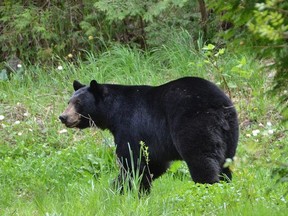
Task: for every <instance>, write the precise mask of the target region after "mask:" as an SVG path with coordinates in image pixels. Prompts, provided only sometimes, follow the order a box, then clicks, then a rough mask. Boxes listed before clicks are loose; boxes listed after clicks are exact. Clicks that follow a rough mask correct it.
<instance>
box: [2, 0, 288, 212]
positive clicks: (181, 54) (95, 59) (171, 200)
mask: <svg viewBox="0 0 288 216" xmlns="http://www.w3.org/2000/svg"><path fill="white" fill-rule="evenodd" d="M0 45H1V46H0V88H1V92H0V123H1V124H0V129H1V131H0V135H1V137H2V140H0V158H1V160H2V163H1V164H0V179H1V180H0V183H1V184H0V187H1V191H3V193H2V194H1V197H0V203H1V204H0V213H2V212H3V214H7V215H9V214H15V213H16V214H19V215H25V214H26V215H31V214H34V215H38V214H46V215H62V214H63V215H67V214H68V215H71V214H73V213H72V212H73V211H74V212H78V213H79V214H82V213H83V212H86V213H87V212H89V213H88V214H91V215H93V214H95V212H96V209H97V208H98V210H99V208H101V207H103V205H104V204H105V201H104V198H105V200H109V202H108V203H109V205H112V206H114V209H117V211H113V210H112V209H113V208H110V209H109V208H108V209H107V208H102V209H101V211H100V212H101V213H99V212H98V213H99V214H117V215H119V214H120V215H121V214H123V215H127V214H130V213H131V212H133V211H134V212H137V214H138V215H141V214H143V215H147V214H152V215H154V214H153V211H155V212H157V214H159V215H174V214H178V213H179V211H180V212H181V213H182V214H183V215H189V214H192V213H191V212H194V214H210V213H211V212H213V213H214V214H218V213H216V212H217V211H218V210H219V209H220V210H219V211H220V213H219V214H221V212H222V213H224V214H229V212H230V213H231V212H233V213H235V212H236V213H238V214H239V215H241V214H243V212H244V214H245V212H246V213H249V212H250V210H251V209H252V208H253V207H255V206H256V209H258V210H259V215H263V214H264V215H265V214H267V215H269V214H270V213H275V212H274V210H275V209H276V210H275V211H276V212H278V213H279V214H281V213H284V212H285V211H284V210H285V209H286V210H287V179H288V163H287V160H288V159H287V158H288V156H287V144H286V143H287V141H288V138H287V119H288V109H287V103H288V92H287V90H288V89H287V86H288V2H287V1H285V0H265V1H256V0H252V1H248V0H244V1H240V0H231V1H225V0H219V1H216V0H211V1H204V0H198V1H196V0H190V1H188V0H163V1H141V0H128V1H124V0H98V1H96V0H73V1H68V0H67V1H66V0H64V1H57V0H45V1H40V0H33V1H27V0H14V1H13V0H1V1H0ZM184 75H190V76H191V75H198V76H202V77H204V78H209V79H212V80H213V81H214V82H215V83H217V84H218V85H219V86H220V87H221V88H222V89H223V90H225V92H227V94H229V95H230V96H231V98H232V99H233V101H235V104H236V107H237V110H238V112H239V118H240V127H241V137H240V145H239V153H238V157H239V160H238V162H237V160H236V162H235V164H234V165H233V166H234V169H235V171H238V177H237V172H235V173H236V182H237V180H238V183H235V185H233V186H232V187H231V186H229V185H226V184H224V183H223V185H222V184H219V185H218V186H215V187H212V188H209V190H210V191H209V193H210V195H211V196H210V197H209V195H208V198H207V194H206V192H207V190H206V189H205V188H204V187H200V188H197V187H194V186H191V185H189V186H188V184H185V183H184V186H179V185H177V181H176V180H175V178H176V179H177V177H178V179H181V180H182V181H183V180H184V181H186V182H187V181H188V180H187V179H189V175H188V174H187V168H186V167H185V165H183V164H182V163H175V165H174V166H173V167H172V168H171V170H170V171H169V174H168V176H166V177H163V179H161V180H160V181H159V182H160V183H159V184H158V185H157V186H156V189H155V191H154V193H153V191H152V195H151V197H150V198H149V197H148V198H145V199H139V198H138V196H133V195H131V196H128V197H125V198H124V197H121V196H119V195H117V194H114V193H113V192H111V191H108V189H106V190H103V189H100V188H109V187H110V186H109V185H107V184H108V183H107V182H108V179H111V178H112V177H111V176H110V175H109V174H110V173H114V174H115V173H116V170H117V168H116V167H117V166H116V165H115V164H114V160H113V158H114V156H115V155H114V154H113V147H112V146H113V145H110V144H111V143H112V141H110V138H111V137H110V135H109V134H106V133H104V135H103V134H102V133H100V134H99V132H98V131H97V132H95V131H92V132H91V131H89V132H87V133H85V132H78V133H76V135H75V134H73V133H72V132H69V131H68V132H67V131H65V130H64V129H61V125H59V123H58V122H57V121H56V120H55V116H56V118H57V115H58V113H57V112H60V110H61V108H64V106H65V104H63V98H65V99H68V96H69V95H68V94H69V93H71V88H70V87H69V86H71V82H72V80H73V79H76V78H79V79H80V80H81V79H84V81H87V82H88V81H89V80H90V79H92V78H97V79H98V80H100V81H103V82H118V83H123V84H153V85H158V84H161V83H163V82H164V81H168V80H171V79H172V78H177V77H179V76H184ZM48 87H50V89H47V88H48ZM32 88H37V90H36V89H34V91H32V92H31V89H32ZM51 88H53V89H54V90H53V91H52V93H53V94H54V95H53V94H52V93H51V92H50V91H51ZM43 95H44V98H43ZM45 95H49V97H50V96H51V97H53V98H54V102H53V104H52V105H51V102H47V98H45ZM39 98H41V99H39ZM43 110H44V112H43ZM50 115H52V117H51V116H50ZM53 116H54V117H53ZM19 124H20V125H19ZM23 127H24V128H26V132H27V135H25V132H24V131H23ZM258 128H259V129H258ZM79 133H80V134H79ZM89 133H90V134H91V133H92V134H93V136H92V137H91V135H89ZM260 134H261V136H260ZM103 136H104V138H103ZM52 137H54V138H52ZM80 137H81V138H80ZM102 139H103V141H102V142H103V143H106V144H107V143H108V147H107V145H106V144H105V145H104V147H103V146H102V147H100V146H97V147H95V145H93V143H95V142H98V143H99V142H100V141H99V140H102ZM96 140H98V141H96ZM1 142H2V143H1ZM59 143H61V144H59ZM71 143H74V144H73V145H72V146H71ZM100 143H101V142H100ZM105 146H106V147H105ZM107 148H108V149H107ZM111 149H112V150H111ZM89 150H90V151H89ZM110 150H111V151H110ZM92 153H93V154H92ZM101 158H102V159H101ZM71 160H73V161H74V162H71ZM68 161H69V162H68ZM47 163H48V164H50V165H51V164H54V163H55V164H54V165H53V166H52V165H51V166H52V167H50V168H49V165H48V168H47V167H45V164H46V165H47ZM56 164H59V166H58V165H56ZM104 164H106V165H104ZM107 164H108V165H107ZM63 167H64V168H63ZM255 170H256V172H255V173H254V174H255V176H254V177H252V176H253V172H254V171H255ZM35 172H39V173H38V174H39V175H35ZM75 172H76V173H77V175H76V174H75ZM100 172H101V173H102V175H100V174H99V173H100ZM59 173H61V176H58V175H57V174H59ZM73 173H74V174H73ZM100 177H101V178H100ZM82 179H83V181H82ZM99 179H100V180H99ZM101 179H102V180H101ZM172 180H173V181H176V186H175V185H174V187H176V188H178V189H177V190H176V193H175V195H171V194H170V193H169V194H168V195H167V197H165V196H166V195H165V194H163V190H164V191H168V190H169V187H173V185H172V186H171V183H170V182H171V181H172ZM161 181H162V183H163V184H161ZM267 181H269V183H267ZM67 182H69V184H71V185H69V187H68V188H66V187H65V184H67ZM71 182H74V183H75V184H74V183H71ZM77 182H78V183H79V184H78V185H77V184H76V183H77ZM233 182H234V181H233ZM178 183H179V182H178ZM265 183H267V185H265ZM165 184H166V185H167V188H166V187H165ZM179 184H180V183H179ZM232 184H233V183H232ZM248 184H250V185H251V184H252V185H255V187H254V186H253V187H252V186H248ZM42 185H45V186H42ZM95 185H98V186H95ZM279 185H280V186H279ZM91 188H92V189H91ZM245 188H246V189H245ZM285 188H286V189H285ZM186 189H187V190H186ZM43 191H45V193H46V195H43ZM63 191H64V194H66V195H63ZM91 191H92V192H93V191H94V193H92V192H91ZM95 191H98V192H99V191H100V193H99V194H100V195H98V196H97V195H96V194H95ZM187 191H188V192H187ZM172 192H173V191H172ZM183 193H184V194H185V193H187V194H186V195H187V196H186V195H183ZM218 193H219V194H220V195H219V196H218V195H217V194H218ZM231 193H233V194H235V196H232V197H231ZM131 194H133V193H131ZM158 194H159V195H158ZM236 194H238V195H239V196H240V198H239V199H240V201H239V200H238V201H237V195H236ZM190 195H191V196H193V197H194V198H189V197H190ZM161 196H164V199H162V198H160V197H161ZM227 196H228V197H229V198H230V200H224V201H223V199H224V197H227ZM53 197H56V200H57V201H58V203H60V204H57V203H55V202H53ZM76 197H78V198H76ZM131 197H132V198H131ZM197 197H198V198H199V199H200V200H201V202H200V203H199V204H194V205H191V206H189V207H187V205H188V204H187V203H189V202H196V201H197V199H196V198H197ZM16 198H17V201H15V199H16ZM82 199H87V200H88V201H86V202H84V204H81V202H82V201H83V200H82ZM95 199H96V200H97V199H98V200H100V201H99V202H98V204H95V203H94V202H93V200H94V201H95ZM159 199H160V200H161V199H162V200H163V203H161V204H160V205H158V204H156V203H157V202H158V201H157V200H159ZM194 199H195V200H194ZM247 199H248V201H247ZM63 200H64V201H63ZM119 200H120V202H122V203H121V204H119ZM219 200H221V201H219ZM255 200H257V201H256V202H255ZM259 200H260V201H259ZM72 202H74V203H76V204H75V206H73V207H71V206H70V205H71V204H69V203H72ZM239 202H242V203H243V205H244V206H245V208H244V209H243V208H242V205H239V204H237V203H239ZM268 202H269V203H268ZM103 203H104V204H103ZM27 204H28V205H27ZM121 206H122V207H121ZM125 206H127V207H126V208H125ZM129 206H130V207H131V208H130V210H128V207H129ZM148 206H149V210H147V209H148ZM151 206H152V207H151ZM204 206H206V207H204ZM88 209H89V210H88ZM267 209H268V210H267ZM273 209H274V210H273ZM119 212H120V213H119ZM270 215H271V214H270Z"/></svg>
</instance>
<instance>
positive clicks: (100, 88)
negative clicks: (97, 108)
mask: <svg viewBox="0 0 288 216" xmlns="http://www.w3.org/2000/svg"><path fill="white" fill-rule="evenodd" d="M90 89H91V91H92V92H93V93H97V94H98V95H99V93H100V95H101V96H105V95H106V94H107V93H108V92H107V87H105V86H104V85H100V84H98V83H97V81H96V80H92V81H91V82H90Z"/></svg>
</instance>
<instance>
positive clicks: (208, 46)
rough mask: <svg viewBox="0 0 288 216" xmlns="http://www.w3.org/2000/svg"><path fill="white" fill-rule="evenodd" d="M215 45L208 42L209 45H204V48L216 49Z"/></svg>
mask: <svg viewBox="0 0 288 216" xmlns="http://www.w3.org/2000/svg"><path fill="white" fill-rule="evenodd" d="M214 48H215V46H214V45H213V44H208V45H207V46H204V47H203V48H202V49H203V50H214Z"/></svg>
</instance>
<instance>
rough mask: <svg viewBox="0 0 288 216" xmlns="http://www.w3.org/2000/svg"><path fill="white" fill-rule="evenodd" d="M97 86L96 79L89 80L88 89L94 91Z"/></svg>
mask: <svg viewBox="0 0 288 216" xmlns="http://www.w3.org/2000/svg"><path fill="white" fill-rule="evenodd" d="M98 88H99V85H98V83H97V81H96V80H92V81H91V82H90V89H91V90H92V91H93V92H95V91H97V90H98Z"/></svg>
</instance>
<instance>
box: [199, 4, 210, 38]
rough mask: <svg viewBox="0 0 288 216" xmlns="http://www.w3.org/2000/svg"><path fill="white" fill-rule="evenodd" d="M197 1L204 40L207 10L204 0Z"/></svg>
mask: <svg viewBox="0 0 288 216" xmlns="http://www.w3.org/2000/svg"><path fill="white" fill-rule="evenodd" d="M198 3H199V10H200V13H201V28H202V31H203V38H204V40H206V37H207V19H208V15H207V11H206V5H205V1H204V0H198Z"/></svg>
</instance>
